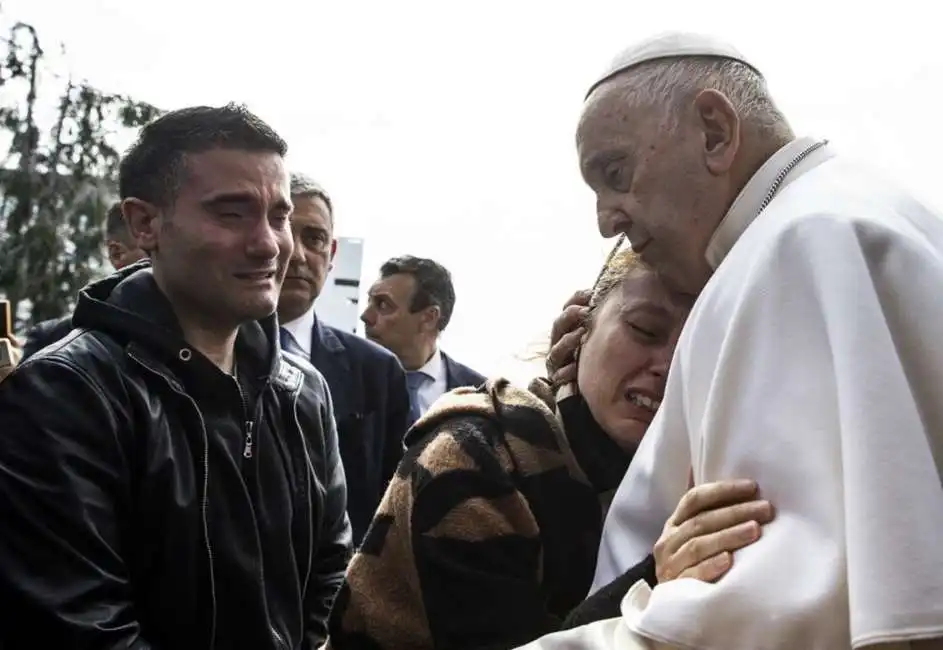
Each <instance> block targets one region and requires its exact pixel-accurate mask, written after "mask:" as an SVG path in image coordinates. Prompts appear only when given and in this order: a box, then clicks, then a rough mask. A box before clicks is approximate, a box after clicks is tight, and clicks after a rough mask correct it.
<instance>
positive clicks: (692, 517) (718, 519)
mask: <svg viewBox="0 0 943 650" xmlns="http://www.w3.org/2000/svg"><path fill="white" fill-rule="evenodd" d="M773 515H774V513H773V507H772V505H771V504H770V503H769V502H768V501H765V500H763V499H760V498H759V488H758V487H757V485H756V483H754V482H753V481H749V480H729V481H718V482H716V483H705V484H703V485H698V486H696V487H692V488H691V489H689V490H688V492H687V493H686V494H685V495H684V496H683V497H682V498H681V501H680V502H678V507H677V508H675V511H674V514H672V516H671V517H670V518H669V519H668V521H667V522H666V523H665V529H664V531H663V532H662V535H661V537H660V538H659V539H658V541H657V542H656V543H655V549H654V552H653V554H654V556H655V572H656V575H657V577H658V582H659V583H661V582H668V581H670V580H675V579H676V578H695V579H697V580H703V581H704V582H714V581H716V580H718V579H720V578H721V577H722V576H723V575H724V574H725V573H727V571H728V570H730V567H731V566H732V564H733V552H734V551H736V550H738V549H741V548H743V547H744V546H749V545H750V544H752V543H753V542H755V541H756V540H758V539H759V538H760V532H761V526H762V525H763V524H767V523H769V522H770V521H772V519H773Z"/></svg>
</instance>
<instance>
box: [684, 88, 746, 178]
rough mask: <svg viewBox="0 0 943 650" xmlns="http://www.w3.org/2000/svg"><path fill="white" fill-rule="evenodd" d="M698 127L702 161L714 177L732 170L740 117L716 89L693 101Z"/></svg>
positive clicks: (738, 145)
mask: <svg viewBox="0 0 943 650" xmlns="http://www.w3.org/2000/svg"><path fill="white" fill-rule="evenodd" d="M694 109H695V114H696V115H697V118H698V124H697V126H698V128H699V129H700V130H701V132H702V140H703V143H704V152H703V153H704V162H705V164H706V165H707V168H708V170H710V172H711V173H712V174H714V175H715V176H723V175H724V174H726V173H727V172H729V171H730V169H731V168H732V167H733V163H734V160H735V159H736V157H737V152H738V150H739V149H740V116H739V114H738V113H737V109H736V108H734V106H733V104H732V103H730V100H729V99H727V96H726V95H724V94H723V93H722V92H720V91H717V90H713V89H711V90H702V91H701V92H700V93H698V95H697V97H695V99H694Z"/></svg>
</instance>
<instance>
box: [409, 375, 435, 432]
mask: <svg viewBox="0 0 943 650" xmlns="http://www.w3.org/2000/svg"><path fill="white" fill-rule="evenodd" d="M431 379H432V377H430V376H429V375H427V374H426V373H424V372H422V371H421V370H407V371H406V387H407V388H408V389H409V426H412V425H413V423H414V422H415V421H416V420H418V419H419V417H420V416H421V415H422V410H421V408H420V406H419V389H420V388H422V387H423V386H424V385H425V384H426V382H428V381H430V380H431Z"/></svg>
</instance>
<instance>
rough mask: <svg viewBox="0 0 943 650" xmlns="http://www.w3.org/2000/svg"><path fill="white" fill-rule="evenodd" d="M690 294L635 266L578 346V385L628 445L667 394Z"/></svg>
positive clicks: (611, 433)
mask: <svg viewBox="0 0 943 650" xmlns="http://www.w3.org/2000/svg"><path fill="white" fill-rule="evenodd" d="M690 307H691V300H690V298H685V297H683V296H678V295H676V294H673V293H671V292H669V291H668V289H667V288H666V287H665V286H664V285H663V284H662V282H661V281H660V280H659V278H658V276H657V275H656V274H655V273H654V272H653V271H651V270H649V269H647V268H645V267H642V266H636V267H635V268H633V269H631V270H630V271H629V272H628V274H627V275H626V277H625V279H624V280H623V281H622V282H621V284H619V285H617V286H615V287H614V288H613V289H612V291H611V292H610V293H609V294H608V295H607V296H606V297H605V298H604V299H603V302H602V303H601V304H599V305H598V306H597V308H596V309H595V312H594V314H593V315H592V318H591V321H590V329H589V334H587V337H586V340H585V341H584V343H583V346H582V349H581V350H580V358H579V371H578V377H577V381H578V385H579V390H580V393H581V394H582V395H583V399H585V400H586V404H587V405H588V406H589V409H590V411H591V412H592V414H593V417H594V418H595V419H596V422H598V423H599V425H600V426H601V427H602V428H603V430H604V431H605V432H606V433H607V434H609V436H610V437H611V438H612V439H613V440H615V441H616V442H617V443H618V444H619V445H620V446H621V447H622V448H623V449H625V450H626V451H632V450H634V449H635V447H636V446H637V445H638V443H639V441H640V440H641V439H642V436H644V435H645V431H646V430H647V429H648V425H649V424H651V422H652V418H654V416H655V412H656V411H657V410H658V408H659V407H660V406H661V400H662V397H664V394H665V383H666V381H667V377H668V367H669V365H670V364H671V358H672V355H673V354H674V349H675V345H677V343H678V337H679V336H680V334H681V328H682V326H683V325H684V320H685V318H687V315H688V312H689V311H690Z"/></svg>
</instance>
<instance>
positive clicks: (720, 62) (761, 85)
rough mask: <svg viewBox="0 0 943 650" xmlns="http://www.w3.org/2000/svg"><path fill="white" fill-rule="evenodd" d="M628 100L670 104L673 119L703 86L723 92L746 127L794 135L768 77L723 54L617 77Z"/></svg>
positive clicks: (648, 66) (646, 66)
mask: <svg viewBox="0 0 943 650" xmlns="http://www.w3.org/2000/svg"><path fill="white" fill-rule="evenodd" d="M616 80H618V83H619V85H620V90H621V91H622V93H623V99H624V100H625V101H627V102H630V103H632V104H635V105H639V104H647V105H657V104H659V103H665V100H667V106H666V109H667V110H669V111H670V113H669V119H671V120H672V121H673V122H677V120H678V118H679V117H680V114H681V111H682V110H683V109H684V107H686V106H687V105H689V103H690V102H691V101H692V100H693V99H694V97H695V96H696V95H697V93H699V92H700V91H702V90H706V89H712V90H717V91H719V92H721V93H723V94H724V95H725V96H726V97H727V99H729V100H730V103H731V104H733V106H734V108H735V109H737V113H738V114H739V115H740V119H741V120H742V121H743V123H744V124H746V125H752V126H753V127H754V128H755V129H757V130H758V131H759V132H760V133H762V134H764V135H769V136H771V137H777V138H782V139H785V140H789V139H792V137H793V136H792V128H791V127H790V126H789V123H788V121H787V120H786V117H785V116H784V115H783V114H782V112H781V111H780V110H779V108H778V107H777V106H776V104H775V103H774V102H773V98H772V96H771V95H770V93H769V89H768V87H767V85H766V80H765V79H764V78H763V76H762V75H760V74H759V73H758V72H757V71H756V70H754V69H753V68H751V67H750V66H748V65H746V64H745V63H742V62H740V61H735V60H733V59H725V58H719V57H706V56H703V57H695V56H692V57H675V58H666V59H659V60H656V61H650V62H647V63H643V64H641V65H639V66H637V67H635V68H632V69H631V70H628V71H626V72H625V73H623V74H620V75H618V76H617V77H614V78H613V81H616Z"/></svg>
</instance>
